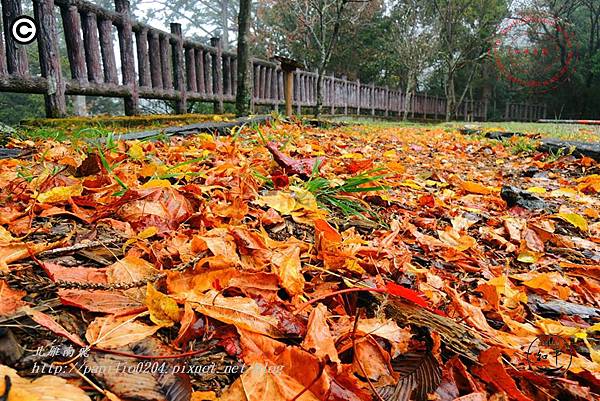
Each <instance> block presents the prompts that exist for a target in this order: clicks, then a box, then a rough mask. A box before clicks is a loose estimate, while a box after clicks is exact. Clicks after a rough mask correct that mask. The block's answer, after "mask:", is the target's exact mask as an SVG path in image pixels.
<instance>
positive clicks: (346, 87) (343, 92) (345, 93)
mask: <svg viewBox="0 0 600 401" xmlns="http://www.w3.org/2000/svg"><path fill="white" fill-rule="evenodd" d="M342 81H343V83H344V87H343V88H344V89H343V91H342V96H343V97H344V115H348V97H349V96H350V95H349V94H348V77H347V76H345V75H342Z"/></svg>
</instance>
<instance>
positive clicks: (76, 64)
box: [60, 5, 87, 83]
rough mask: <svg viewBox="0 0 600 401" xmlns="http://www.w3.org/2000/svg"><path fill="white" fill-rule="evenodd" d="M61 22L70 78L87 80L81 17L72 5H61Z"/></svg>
mask: <svg viewBox="0 0 600 401" xmlns="http://www.w3.org/2000/svg"><path fill="white" fill-rule="evenodd" d="M60 13H61V15H62V20H63V24H64V27H65V42H66V45H67V55H68V56H69V65H70V67H71V78H73V79H75V80H77V81H78V82H82V83H85V82H87V74H86V72H85V50H84V49H83V40H82V38H81V17H80V16H79V11H78V10H77V7H75V6H74V5H70V6H67V7H61V8H60Z"/></svg>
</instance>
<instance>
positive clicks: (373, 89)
mask: <svg viewBox="0 0 600 401" xmlns="http://www.w3.org/2000/svg"><path fill="white" fill-rule="evenodd" d="M369 99H370V100H371V115H372V116H374V115H375V83H372V84H371V96H370V97H369Z"/></svg>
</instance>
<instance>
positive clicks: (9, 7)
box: [2, 0, 29, 75]
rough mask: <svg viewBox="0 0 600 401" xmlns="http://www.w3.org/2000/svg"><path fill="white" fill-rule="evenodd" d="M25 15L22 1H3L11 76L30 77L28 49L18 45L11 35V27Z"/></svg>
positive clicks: (7, 56)
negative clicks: (16, 19)
mask: <svg viewBox="0 0 600 401" xmlns="http://www.w3.org/2000/svg"><path fill="white" fill-rule="evenodd" d="M22 14H23V9H22V8H21V1H20V0H2V19H3V22H4V41H5V43H6V61H7V63H6V65H7V67H8V73H9V74H15V75H28V74H29V66H28V65H27V49H26V47H25V46H19V45H17V42H15V40H14V39H13V38H12V36H11V34H10V25H11V23H12V22H13V21H14V20H15V18H17V17H19V16H21V15H22Z"/></svg>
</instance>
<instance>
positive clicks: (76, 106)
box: [73, 96, 88, 117]
mask: <svg viewBox="0 0 600 401" xmlns="http://www.w3.org/2000/svg"><path fill="white" fill-rule="evenodd" d="M73 114H75V115H76V116H79V117H85V116H87V115H88V113H87V105H86V104H85V96H73Z"/></svg>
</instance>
